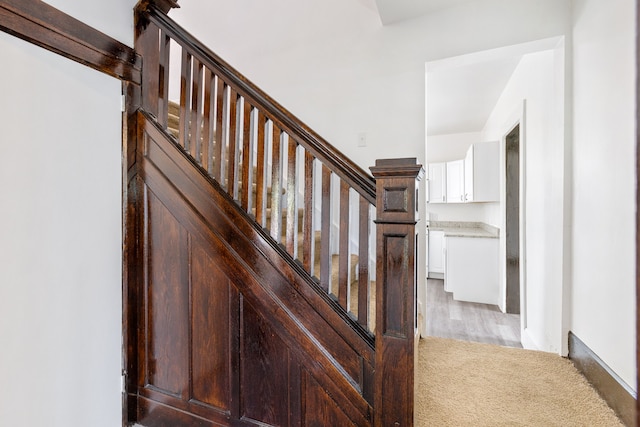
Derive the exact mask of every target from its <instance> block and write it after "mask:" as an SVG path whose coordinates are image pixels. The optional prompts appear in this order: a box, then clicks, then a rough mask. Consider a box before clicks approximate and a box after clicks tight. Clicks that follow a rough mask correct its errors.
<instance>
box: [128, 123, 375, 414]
mask: <svg viewBox="0 0 640 427" xmlns="http://www.w3.org/2000/svg"><path fill="white" fill-rule="evenodd" d="M147 130H149V131H150V132H149V133H143V137H141V140H143V141H144V146H143V148H142V152H141V154H142V155H141V162H140V174H141V178H142V179H143V181H144V183H145V188H147V194H148V196H147V198H148V202H147V203H146V204H145V207H146V209H147V212H146V215H147V220H146V221H145V224H146V225H144V224H143V225H144V226H143V227H141V228H142V229H143V231H144V232H145V233H146V234H147V236H148V237H147V239H148V242H147V249H146V259H149V262H148V268H147V269H148V274H147V277H148V281H149V286H148V289H147V292H146V293H145V295H148V300H149V302H150V303H149V305H148V306H143V307H141V311H144V310H148V312H147V314H142V316H143V318H145V319H148V320H147V329H146V330H147V334H146V335H145V336H144V337H142V338H143V340H144V339H146V340H147V344H144V345H145V346H151V345H153V351H149V352H148V360H147V359H144V357H146V356H145V354H147V353H145V350H144V348H146V347H143V348H142V349H141V350H142V355H143V359H144V360H142V361H140V363H141V364H142V365H143V372H148V371H149V372H153V374H154V375H153V376H149V377H150V378H153V382H149V386H147V387H144V386H145V385H146V383H144V382H143V383H141V384H140V385H141V386H142V388H139V389H138V390H137V395H138V401H139V402H142V403H141V404H140V405H138V407H137V410H136V413H137V414H138V419H139V420H148V419H151V418H149V417H151V413H158V411H160V412H162V413H164V414H165V416H166V417H167V419H170V420H173V424H168V425H174V426H182V425H192V424H191V423H193V425H218V424H220V425H262V426H265V425H291V426H298V425H302V423H303V420H302V418H301V416H302V408H303V406H304V402H303V395H302V391H301V390H302V388H301V387H302V386H301V378H300V371H301V369H304V370H306V371H308V372H310V373H311V374H312V375H313V376H314V378H315V381H316V382H317V383H318V386H319V387H320V389H321V390H324V391H323V392H324V393H326V394H327V395H328V396H330V397H331V399H330V400H326V402H325V404H326V405H329V403H331V402H333V403H332V404H333V405H334V406H335V405H337V406H336V407H335V408H333V409H331V411H337V412H336V413H344V414H348V419H352V420H355V421H354V422H353V423H354V424H355V425H370V423H371V417H372V415H371V414H372V408H371V402H372V400H373V399H372V390H373V384H372V376H373V372H374V369H373V357H372V353H371V350H370V348H369V347H368V346H367V344H366V343H365V342H363V341H360V342H359V341H355V342H353V343H352V342H351V341H349V340H346V339H345V338H344V337H343V336H341V335H340V333H339V332H338V331H339V330H340V328H345V324H340V323H339V322H337V321H336V319H333V320H328V319H327V318H326V317H325V316H324V315H323V314H322V311H321V309H326V308H329V310H331V308H330V307H326V306H325V305H323V304H324V302H323V300H322V299H320V295H321V294H320V293H318V292H317V291H312V290H311V289H310V288H305V286H307V287H308V286H309V285H305V284H304V282H302V281H300V279H299V278H297V277H296V275H295V269H292V267H291V266H286V265H285V266H284V268H282V269H280V268H278V265H277V264H278V262H279V258H278V257H277V249H276V248H272V247H270V246H269V245H268V244H266V242H265V241H264V240H261V238H260V236H259V231H258V230H256V229H255V228H252V227H251V226H250V225H249V222H248V219H245V218H244V217H243V216H242V213H241V212H240V211H239V209H237V208H236V207H235V205H234V204H233V202H231V201H230V200H228V199H227V198H226V196H225V195H224V193H223V192H218V191H216V190H215V186H214V185H213V184H212V183H211V182H210V181H207V180H206V178H205V177H204V175H202V174H201V173H200V172H199V171H198V170H197V169H195V168H194V167H193V166H192V165H190V164H189V163H188V162H187V161H186V158H185V157H184V156H183V155H182V153H181V152H180V150H179V149H177V148H176V147H175V146H174V145H172V144H171V143H170V142H168V141H166V140H162V139H161V135H156V134H154V132H155V131H153V129H151V128H148V129H147ZM182 163H184V164H182ZM160 246H162V247H164V250H161V249H160ZM274 263H275V264H276V265H274ZM158 283H160V285H158ZM169 284H172V285H169ZM174 285H175V286H174ZM310 291H311V292H310ZM307 294H308V295H307ZM309 298H312V301H313V298H316V301H317V304H315V305H313V304H311V303H310V301H309ZM154 310H155V311H154ZM330 313H331V315H332V316H335V315H336V312H334V311H331V312H330ZM160 317H162V319H160ZM177 321H179V323H180V324H177V323H176V322H177ZM159 322H164V323H159ZM183 322H184V324H186V325H187V326H186V327H185V326H184V325H183V324H182V323H183ZM307 325H308V327H307ZM159 326H162V327H163V328H166V329H167V331H162V330H160V328H159ZM346 330H347V331H348V330H349V329H348V328H347V329H346ZM351 333H353V331H351ZM152 335H154V336H152ZM155 335H157V336H155ZM353 344H355V346H356V347H362V348H364V350H365V351H364V352H363V353H364V355H365V356H366V357H363V354H359V352H358V351H357V350H356V349H355V348H354V345H353ZM169 345H171V347H170V351H171V357H170V358H167V359H161V360H162V361H163V362H166V363H161V364H158V361H157V359H158V356H159V355H166V354H167V353H163V352H162V351H165V350H166V351H167V352H168V351H169ZM149 348H151V347H149ZM189 352H191V353H189ZM151 356H153V359H152V358H151ZM145 364H146V365H145ZM171 364H175V365H176V366H170V365H171ZM145 366H146V367H145ZM174 376H175V377H174ZM363 394H364V395H365V396H366V398H364V397H363ZM318 399H320V398H318ZM316 400H317V399H316ZM153 402H156V403H153ZM145 405H146V406H145ZM318 405H319V403H318ZM150 408H152V409H150ZM338 408H340V409H338ZM190 417H192V418H190ZM160 419H164V418H162V417H160V418H158V420H160ZM336 419H340V418H336ZM187 420H191V421H187ZM204 420H206V422H205V421H204ZM146 422H147V421H145V423H146ZM155 422H156V421H152V422H148V424H145V423H143V425H149V426H155V425H156V424H155ZM157 422H159V423H161V422H162V421H157ZM200 423H203V424H200ZM157 425H167V424H157Z"/></svg>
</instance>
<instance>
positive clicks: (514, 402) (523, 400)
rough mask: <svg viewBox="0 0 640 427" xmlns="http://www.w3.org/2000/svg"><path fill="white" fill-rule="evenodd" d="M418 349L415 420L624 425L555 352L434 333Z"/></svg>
mask: <svg viewBox="0 0 640 427" xmlns="http://www.w3.org/2000/svg"><path fill="white" fill-rule="evenodd" d="M419 352H420V355H419V357H420V360H419V369H418V373H417V378H416V381H417V386H418V394H417V404H416V410H415V417H416V423H415V425H416V426H437V427H444V426H456V427H458V426H474V427H476V426H492V427H495V426H544V427H548V426H563V427H568V426H588V427H597V426H607V427H609V426H622V424H621V423H620V421H619V420H618V419H617V418H616V416H615V414H614V413H613V411H612V410H611V409H609V407H608V406H607V405H606V403H604V401H603V400H602V399H600V397H599V396H598V394H597V393H596V392H595V390H593V389H592V388H591V387H590V386H589V384H588V383H587V382H586V380H584V378H583V377H582V376H581V375H580V374H579V373H578V371H577V370H576V369H575V368H574V366H573V364H572V363H571V362H570V361H569V360H567V359H564V358H561V357H559V356H557V355H553V354H549V353H543V352H537V351H529V350H522V349H517V348H506V347H498V346H492V345H487V344H479V343H470V342H464V341H456V340H451V339H445V338H435V337H428V338H426V339H423V340H420V346H419Z"/></svg>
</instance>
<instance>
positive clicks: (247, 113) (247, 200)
mask: <svg viewBox="0 0 640 427" xmlns="http://www.w3.org/2000/svg"><path fill="white" fill-rule="evenodd" d="M243 106H244V114H243V117H242V128H243V129H242V200H241V201H240V205H241V206H242V209H244V210H245V211H246V212H251V207H252V196H253V194H252V193H253V185H252V184H253V148H252V147H253V145H252V144H251V139H252V137H253V132H251V129H252V127H251V116H252V114H251V112H252V110H253V108H252V107H251V104H250V103H249V102H248V101H247V99H246V98H244V100H243Z"/></svg>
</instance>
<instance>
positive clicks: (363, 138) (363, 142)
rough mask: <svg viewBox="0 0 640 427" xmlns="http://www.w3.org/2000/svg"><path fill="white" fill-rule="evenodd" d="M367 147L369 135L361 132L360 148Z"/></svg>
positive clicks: (359, 135)
mask: <svg viewBox="0 0 640 427" xmlns="http://www.w3.org/2000/svg"><path fill="white" fill-rule="evenodd" d="M366 146H367V134H366V133H365V132H360V133H359V134H358V147H366Z"/></svg>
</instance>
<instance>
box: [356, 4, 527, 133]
mask: <svg viewBox="0 0 640 427" xmlns="http://www.w3.org/2000/svg"><path fill="white" fill-rule="evenodd" d="M357 1H358V2H360V3H361V4H363V5H364V6H365V7H367V8H369V9H371V10H374V11H377V13H378V15H379V16H380V20H381V21H382V24H383V25H392V24H397V23H399V22H402V21H405V20H409V19H413V18H417V17H419V16H422V15H425V14H429V13H433V12H437V11H440V10H443V9H446V8H451V7H455V6H458V5H462V4H464V3H470V2H473V1H479V0H357ZM521 56H522V55H506V56H504V55H495V54H494V55H487V56H484V55H469V56H467V57H457V58H451V60H441V61H436V62H433V63H427V76H426V80H427V83H426V85H427V94H426V98H427V109H426V110H427V111H426V116H427V118H426V121H427V134H428V135H442V134H450V133H463V132H479V131H481V130H482V128H483V127H484V124H485V123H486V121H487V119H488V117H489V114H490V113H491V111H492V110H493V108H494V106H495V105H496V102H497V101H498V98H499V97H500V95H501V94H502V91H503V90H504V88H505V86H506V84H507V82H508V81H509V79H510V78H511V75H512V74H513V71H514V70H515V68H516V66H517V65H518V63H519V61H520V58H521Z"/></svg>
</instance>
